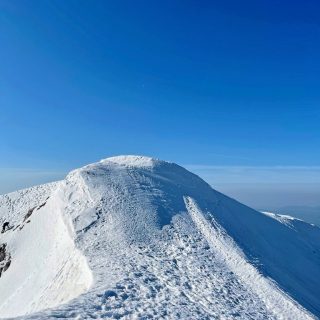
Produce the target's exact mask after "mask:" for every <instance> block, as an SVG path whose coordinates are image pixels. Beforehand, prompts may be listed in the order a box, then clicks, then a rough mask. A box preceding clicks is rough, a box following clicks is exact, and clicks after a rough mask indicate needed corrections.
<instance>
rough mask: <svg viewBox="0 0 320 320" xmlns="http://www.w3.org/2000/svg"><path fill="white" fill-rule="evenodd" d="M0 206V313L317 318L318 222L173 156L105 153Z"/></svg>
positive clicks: (9, 197) (319, 279)
mask: <svg viewBox="0 0 320 320" xmlns="http://www.w3.org/2000/svg"><path fill="white" fill-rule="evenodd" d="M33 208H34V209H33ZM30 209H31V210H32V212H31V213H30ZM0 210H1V211H0V219H1V222H2V223H5V222H9V229H10V227H12V229H10V230H7V229H8V228H7V226H6V228H5V232H4V233H3V234H0V246H1V244H5V253H4V254H3V256H4V257H5V258H4V259H3V263H4V264H6V263H7V262H8V261H9V260H10V264H9V266H8V265H7V267H6V270H5V271H3V272H2V275H1V277H0V317H15V316H19V315H23V318H24V319H44V318H46V319H47V318H59V317H60V318H69V319H75V318H76V319H90V318H114V319H119V318H124V319H132V318H133V319H136V318H141V319H151V318H153V319H157V318H158V319H160V318H161V319H166V318H167V319H178V318H180V319H214V318H219V319H234V318H240V319H309V318H310V319H311V318H313V315H312V314H314V315H316V316H319V315H320V311H319V310H320V298H319V296H320V289H319V288H320V229H319V228H316V227H314V226H311V225H309V224H306V223H304V222H302V221H300V220H294V219H285V218H283V219H277V217H276V216H273V215H267V214H263V213H259V212H257V211H254V210H252V209H250V208H248V207H246V206H244V205H241V204H240V203H238V202H236V201H234V200H232V199H230V198H228V197H226V196H224V195H222V194H220V193H218V192H216V191H214V190H213V189H212V188H211V187H210V186H209V185H208V184H206V183H205V182H204V181H203V180H201V179H200V178H198V177H197V176H195V175H193V174H192V173H190V172H188V171H186V170H185V169H183V168H182V167H179V166H177V165H175V164H171V163H167V162H164V161H160V160H155V159H151V158H147V157H138V156H122V157H114V158H108V159H106V160H102V161H101V162H99V163H95V164H92V165H88V166H86V167H83V168H81V169H78V170H75V171H73V172H71V173H70V174H69V175H68V176H67V177H66V179H65V180H63V181H61V182H57V183H55V184H50V185H44V186H40V187H37V188H32V189H28V190H25V191H21V192H18V193H13V194H10V195H5V196H1V197H0ZM28 212H29V214H28ZM26 214H27V215H29V216H27V218H24V217H25V215H26ZM28 221H29V222H28ZM21 228H22V229H21ZM20 229H21V230H20ZM0 260H1V252H0ZM0 263H1V262H0ZM0 266H1V265H0ZM3 270H4V269H3ZM47 308H50V309H47ZM42 309H47V310H42ZM40 310H42V311H40ZM37 311H39V312H37Z"/></svg>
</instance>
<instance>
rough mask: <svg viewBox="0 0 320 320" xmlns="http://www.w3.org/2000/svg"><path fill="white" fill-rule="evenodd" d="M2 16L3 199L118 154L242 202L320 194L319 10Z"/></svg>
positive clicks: (55, 10)
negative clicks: (174, 171) (153, 161)
mask: <svg viewBox="0 0 320 320" xmlns="http://www.w3.org/2000/svg"><path fill="white" fill-rule="evenodd" d="M0 12H1V13H0V23H1V32H0V46H1V50H0V59H1V64H0V90H1V95H0V136H1V144H0V173H2V174H1V176H2V178H1V177H0V192H7V191H10V190H14V189H15V188H18V187H19V188H20V187H24V186H27V185H31V184H34V183H42V182H44V181H48V180H52V179H55V178H60V177H62V176H63V175H64V174H65V172H67V171H68V170H70V169H72V168H75V167H78V166H81V165H84V164H87V163H89V162H93V161H96V160H99V159H101V158H105V157H108V156H111V155H117V154H145V155H150V156H155V157H158V158H162V159H167V160H170V161H174V162H178V163H180V164H182V165H188V166H191V167H192V168H193V171H195V172H196V173H199V174H200V175H202V176H203V177H205V178H206V179H207V180H209V182H210V183H212V184H213V185H214V186H220V189H221V186H222V191H226V192H227V191H228V190H229V189H230V190H231V189H232V188H233V189H234V188H236V191H235V193H232V195H235V196H236V197H237V192H238V191H237V190H240V189H241V188H242V186H244V184H245V186H247V185H248V184H250V185H251V186H253V187H252V190H254V189H255V186H256V184H260V186H261V188H262V189H261V190H262V191H261V192H262V194H263V192H264V190H266V187H265V186H262V184H269V183H270V184H271V185H273V186H275V185H277V184H278V187H279V184H282V185H288V184H290V185H292V184H296V185H297V187H296V188H298V189H299V188H301V190H304V193H306V189H305V185H308V187H310V186H311V185H312V186H313V184H314V183H318V182H320V179H319V180H317V178H318V177H319V176H320V173H319V171H320V170H319V168H318V166H319V165H320V163H319V160H320V159H319V158H320V151H319V145H320V130H319V123H320V107H319V101H320V90H319V84H320V83H319V74H320V60H319V56H320V41H319V40H320V39H319V38H320V25H319V21H320V20H319V12H320V4H319V2H318V1H304V2H303V3H302V2H301V1H286V0H285V1H281V2H279V1H272V0H271V1H241V2H240V1H228V0H227V1H189V0H188V1H167V0H164V1H158V2H155V1H154V2H151V1H121V0H120V1H96V0H94V1H83V0H77V1H72V0H69V1H46V0H41V1H40V0H38V1H32V0H30V1H17V0H2V1H1V2H0ZM191 167H190V168H191ZM248 167H249V168H252V169H250V171H249V172H248V170H247V169H246V168H248ZM204 168H206V169H204ZM217 168H220V169H219V170H218V171H217ZM239 168H241V170H240V171H239V172H240V173H239V174H238V175H237V177H235V176H234V174H232V173H230V172H233V170H234V169H235V170H239ZM266 168H268V169H266ZM279 168H282V169H279ZM309 168H311V171H312V172H314V170H316V173H315V174H313V175H312V174H311V175H310V169H309ZM230 170H231V171H230ZM266 170H267V171H268V174H265V172H266ZM248 174H250V181H247V179H248V178H247V176H248ZM232 179H233V180H232ZM1 180H2V181H1ZM262 180H263V181H262ZM315 180H317V181H315ZM224 186H228V187H226V188H225V187H224ZM224 188H225V189H224ZM228 188H229V189H228ZM263 188H265V189H263ZM312 188H313V187H312ZM233 189H232V190H233ZM244 189H245V188H242V191H243V190H244ZM269 189H270V188H269ZM269 189H268V190H269ZM271 189H272V188H271ZM298 189H297V190H298ZM232 190H231V191H232ZM273 190H276V187H275V189H273ZM297 190H295V192H296V191H297ZM240 191H241V190H240ZM240 191H239V192H240ZM232 192H233V191H232ZM239 194H240V193H239ZM246 194H248V195H249V196H250V191H249V193H248V192H247V193H246ZM318 196H319V195H317V197H318ZM285 197H286V199H288V200H286V201H287V202H290V201H291V200H290V201H289V198H288V197H287V196H285ZM271 199H272V197H271ZM304 199H305V198H304ZM240 200H241V199H240ZM302 202H303V201H302ZM313 202H314V199H313ZM308 203H311V202H310V201H308ZM288 204H291V203H288Z"/></svg>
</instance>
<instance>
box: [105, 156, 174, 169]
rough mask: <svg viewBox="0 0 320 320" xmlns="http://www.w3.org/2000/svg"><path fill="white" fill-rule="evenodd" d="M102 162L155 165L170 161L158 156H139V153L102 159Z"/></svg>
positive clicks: (141, 165) (126, 164)
mask: <svg viewBox="0 0 320 320" xmlns="http://www.w3.org/2000/svg"><path fill="white" fill-rule="evenodd" d="M100 162H101V163H110V162H113V163H117V164H120V165H124V166H128V167H154V166H156V165H159V164H164V163H168V162H166V161H162V160H159V159H156V158H151V157H146V156H138V155H122V156H115V157H109V158H106V159H102V160H101V161H100Z"/></svg>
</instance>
